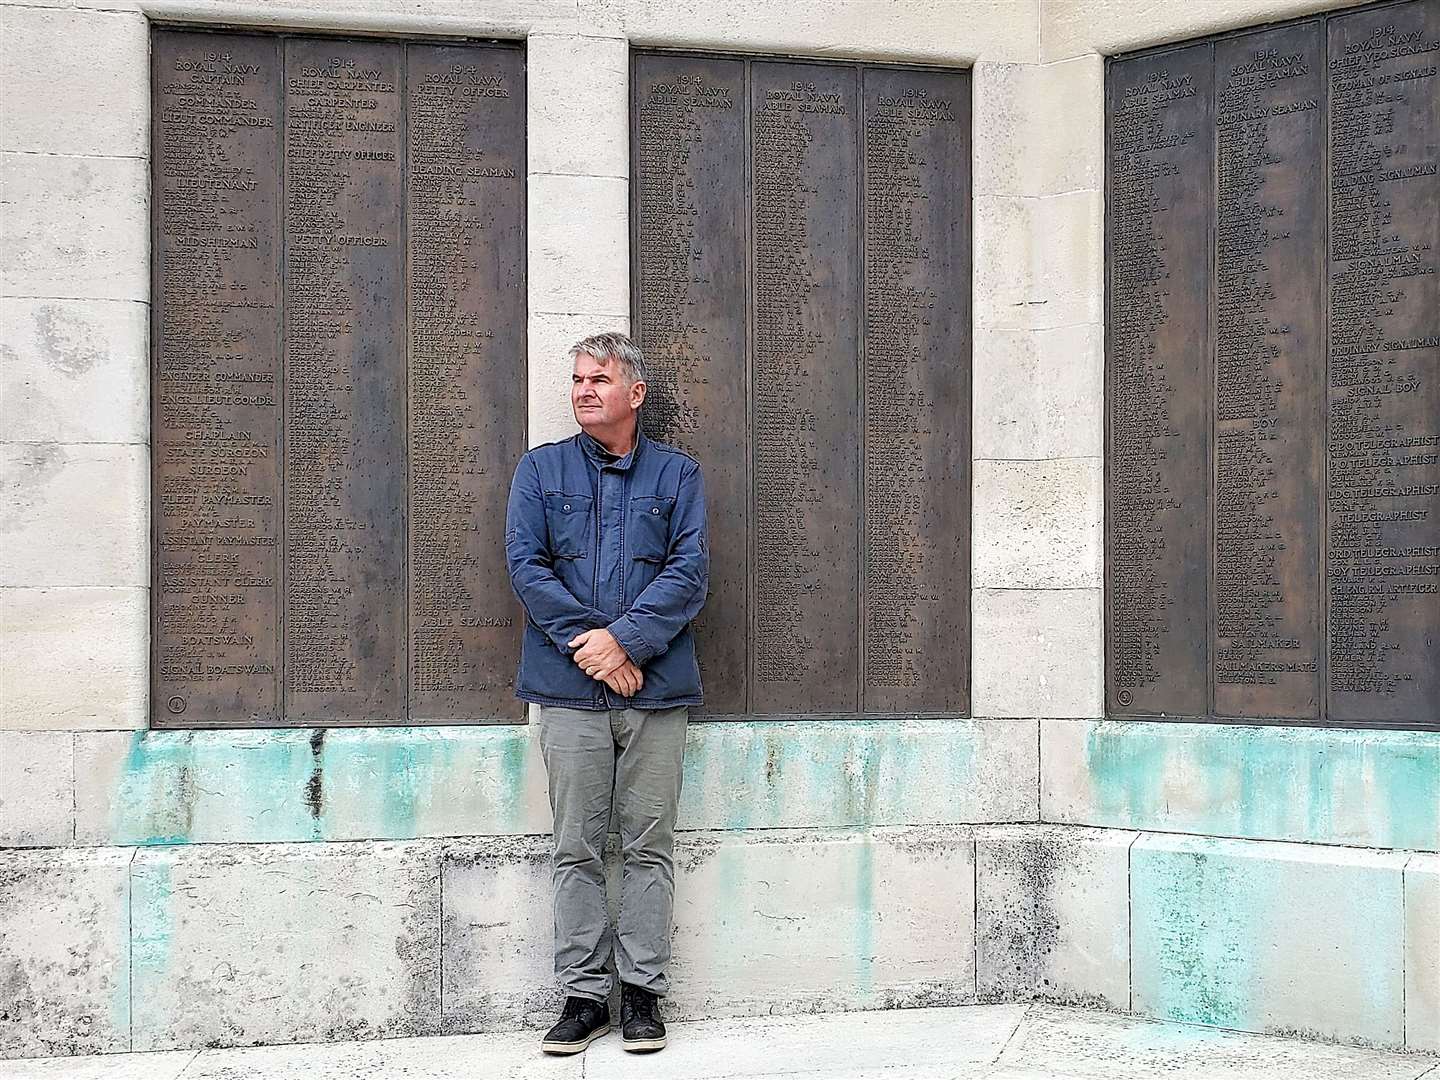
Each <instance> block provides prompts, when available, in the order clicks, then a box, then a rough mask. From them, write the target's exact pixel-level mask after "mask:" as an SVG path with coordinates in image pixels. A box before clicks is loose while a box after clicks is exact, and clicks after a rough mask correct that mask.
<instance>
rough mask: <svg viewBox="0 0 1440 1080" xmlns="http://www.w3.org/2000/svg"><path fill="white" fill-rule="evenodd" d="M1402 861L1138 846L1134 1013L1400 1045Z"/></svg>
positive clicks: (1301, 848) (1172, 840) (1238, 844)
mask: <svg viewBox="0 0 1440 1080" xmlns="http://www.w3.org/2000/svg"><path fill="white" fill-rule="evenodd" d="M1407 858H1408V856H1406V855H1403V854H1382V853H1377V852H1368V851H1352V850H1348V849H1344V848H1320V847H1314V846H1310V845H1305V844H1271V843H1255V842H1250V841H1237V840H1214V839H1205V838H1196V837H1181V836H1157V835H1149V836H1142V837H1141V838H1140V839H1139V840H1137V841H1136V842H1135V844H1134V846H1133V847H1132V848H1131V855H1130V859H1131V920H1132V923H1133V927H1134V929H1133V937H1132V953H1131V955H1132V958H1133V964H1134V972H1133V982H1134V1008H1135V1010H1136V1011H1137V1012H1141V1013H1144V1014H1146V1015H1149V1016H1155V1017H1158V1018H1161V1019H1167V1020H1182V1021H1186V1022H1190V1023H1200V1024H1211V1025H1215V1026H1218V1027H1228V1028H1238V1029H1240V1030H1244V1031H1260V1032H1283V1033H1296V1032H1305V1033H1307V1035H1314V1036H1318V1037H1321V1038H1336V1039H1343V1040H1346V1041H1354V1042H1362V1043H1367V1044H1374V1045H1386V1046H1399V1045H1401V1044H1402V1043H1403V1041H1404V1037H1405V1034H1404V1017H1403V999H1402V994H1403V987H1402V980H1403V974H1402V972H1403V967H1402V964H1403V957H1402V952H1403V949H1404V924H1403V906H1402V897H1401V888H1402V870H1403V867H1404V865H1405V862H1406V860H1407Z"/></svg>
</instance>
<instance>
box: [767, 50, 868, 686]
mask: <svg viewBox="0 0 1440 1080" xmlns="http://www.w3.org/2000/svg"><path fill="white" fill-rule="evenodd" d="M858 81H859V73H858V71H857V70H856V69H855V68H854V67H834V66H820V65H812V64H780V63H755V64H752V65H751V67H750V115H749V119H750V194H751V198H750V214H751V284H750V324H751V339H750V340H751V357H752V373H751V382H750V408H751V415H752V421H751V422H752V435H751V446H752V448H753V452H754V462H755V482H754V487H753V489H752V492H751V495H752V499H751V521H752V522H753V527H752V529H751V544H752V546H753V550H754V571H753V573H752V574H751V603H752V608H751V617H750V626H751V630H750V700H751V708H752V710H753V711H754V712H756V713H829V712H840V713H853V712H857V711H858V710H859V705H860V702H859V697H860V694H859V674H858V673H859V666H860V634H859V633H858V632H857V628H856V625H855V624H856V620H857V619H858V618H859V616H860V604H859V596H858V592H859V585H858V580H857V573H856V570H855V568H856V567H857V566H858V565H859V539H860V538H859V534H858V530H857V529H856V527H855V525H856V522H857V521H858V520H859V516H860V485H859V479H860V476H859V474H860V462H859V460H858V458H857V456H856V454H855V447H856V446H858V445H859V443H860V433H859V415H858V414H859V410H858V408H857V402H858V398H859V393H858V382H857V380H858V372H857V365H856V363H855V355H856V344H855V343H856V339H857V336H858V329H859V324H860V263H859V260H858V259H857V258H856V257H855V255H856V250H857V245H858V239H859V222H858V220H857V219H858V217H859V206H858V203H857V200H856V197H855V191H856V177H857V175H858V174H859V168H858V163H857V157H858V154H857V139H856V132H857V130H858V128H859V119H858V113H859V93H858V89H859V88H858V85H857V84H858Z"/></svg>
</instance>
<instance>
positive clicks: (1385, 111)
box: [1328, 0, 1440, 727]
mask: <svg viewBox="0 0 1440 1080" xmlns="http://www.w3.org/2000/svg"><path fill="white" fill-rule="evenodd" d="M1329 31H1330V65H1329V71H1330V148H1331V150H1330V253H1329V254H1330V258H1329V272H1330V278H1329V280H1330V303H1331V314H1330V378H1329V398H1330V402H1329V403H1330V424H1329V433H1330V443H1329V454H1330V473H1329V475H1330V479H1329V522H1328V525H1329V531H1328V557H1329V567H1328V580H1329V603H1330V643H1329V647H1330V670H1329V713H1330V717H1331V719H1333V720H1335V721H1337V722H1350V721H1357V720H1384V721H1392V722H1406V721H1414V722H1417V723H1420V724H1429V725H1433V726H1436V727H1440V465H1437V452H1440V177H1437V175H1436V165H1437V163H1440V76H1437V74H1436V69H1437V66H1440V65H1437V61H1440V0H1420V2H1411V3H1405V4H1400V5H1398V6H1394V7H1385V8H1378V9H1375V10H1373V11H1360V12H1356V13H1354V14H1348V15H1344V16H1337V17H1335V18H1332V19H1331V20H1330V25H1329Z"/></svg>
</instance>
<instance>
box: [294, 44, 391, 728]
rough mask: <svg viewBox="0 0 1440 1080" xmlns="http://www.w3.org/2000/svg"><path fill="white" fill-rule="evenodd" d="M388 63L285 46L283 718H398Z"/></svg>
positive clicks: (345, 49) (327, 49) (379, 52)
mask: <svg viewBox="0 0 1440 1080" xmlns="http://www.w3.org/2000/svg"><path fill="white" fill-rule="evenodd" d="M401 58H402V49H401V46H399V45H393V44H386V43H382V42H356V41H319V40H310V39H293V38H292V39H290V40H289V41H287V42H286V43H285V188H284V199H285V419H284V446H285V452H284V457H283V470H282V471H283V475H284V480H285V585H284V589H285V657H284V670H285V716H286V718H287V719H288V720H294V721H300V722H320V721H324V720H327V719H343V720H364V721H386V720H398V719H400V718H402V717H403V716H404V710H405V591H404V590H405V464H404V463H405V426H404V425H405V368H404V365H403V364H402V363H401V358H403V356H404V349H405V287H404V282H405V277H404V274H405V267H404V247H403V244H404V233H403V232H402V229H401V221H400V208H401V202H402V200H403V198H404V194H403V184H402V180H401V169H402V167H403V164H402V162H403V158H404V154H403V150H402V147H403V144H402V142H401V128H402V120H401V103H400V82H401V78H402V64H401Z"/></svg>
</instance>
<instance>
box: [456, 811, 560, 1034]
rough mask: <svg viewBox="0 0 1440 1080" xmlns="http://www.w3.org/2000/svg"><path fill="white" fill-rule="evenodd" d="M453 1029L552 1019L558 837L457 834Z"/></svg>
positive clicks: (556, 993)
mask: <svg viewBox="0 0 1440 1080" xmlns="http://www.w3.org/2000/svg"><path fill="white" fill-rule="evenodd" d="M443 873H444V884H443V889H444V895H445V911H444V920H445V927H444V942H445V946H444V951H443V955H442V957H441V963H442V965H443V967H444V982H445V1014H444V1017H443V1021H442V1029H443V1030H444V1031H445V1032H448V1033H460V1032H472V1031H500V1030H505V1029H507V1028H513V1027H525V1026H529V1027H534V1026H537V1025H548V1024H549V1023H550V1022H552V1021H553V1020H554V1017H555V1015H556V1014H557V1013H558V1010H559V1006H560V1005H561V1004H562V1003H563V1000H564V999H563V995H562V994H561V991H560V989H559V987H558V986H557V985H556V982H555V941H554V925H555V924H554V905H553V903H552V900H551V891H550V838H549V837H548V836H531V837H509V838H496V839H493V840H479V841H468V842H467V841H455V842H452V843H450V844H447V845H446V847H445V863H444V870H443Z"/></svg>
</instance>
